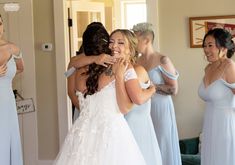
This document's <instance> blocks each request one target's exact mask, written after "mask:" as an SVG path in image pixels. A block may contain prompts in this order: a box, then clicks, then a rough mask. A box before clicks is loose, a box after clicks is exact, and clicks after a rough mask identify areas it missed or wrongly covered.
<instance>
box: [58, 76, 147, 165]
mask: <svg viewBox="0 0 235 165" xmlns="http://www.w3.org/2000/svg"><path fill="white" fill-rule="evenodd" d="M129 73H131V72H129ZM127 75H128V74H127ZM129 75H130V74H129ZM77 94H78V97H79V102H80V109H81V113H80V116H79V118H78V119H77V120H76V121H75V122H74V124H73V126H72V128H71V130H70V131H69V133H68V135H67V137H66V139H65V142H64V144H63V146H62V148H61V151H60V153H59V154H58V156H57V158H56V160H55V162H54V165H145V162H144V158H143V156H142V154H141V152H140V150H139V148H138V146H137V143H136V142H135V140H134V137H133V135H132V133H131V130H130V128H129V127H128V124H127V122H126V120H125V119H124V117H123V114H122V113H121V112H120V111H119V108H118V105H117V101H116V91H115V81H112V82H110V83H109V84H108V85H107V86H105V87H104V88H103V89H101V90H100V91H99V92H97V93H95V94H93V95H88V96H87V97H86V98H84V97H83V95H82V93H80V92H77Z"/></svg>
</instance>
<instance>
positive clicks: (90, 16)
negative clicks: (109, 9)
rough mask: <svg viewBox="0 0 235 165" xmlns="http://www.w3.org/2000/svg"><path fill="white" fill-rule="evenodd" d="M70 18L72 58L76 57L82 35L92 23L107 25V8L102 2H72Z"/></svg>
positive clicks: (69, 11) (70, 3) (69, 9)
mask: <svg viewBox="0 0 235 165" xmlns="http://www.w3.org/2000/svg"><path fill="white" fill-rule="evenodd" d="M68 4H69V8H68V16H69V19H71V20H72V21H71V20H70V21H69V22H70V23H71V22H72V23H71V24H70V25H71V26H70V27H69V37H70V56H75V55H76V51H78V50H79V48H80V46H81V44H82V34H83V32H84V31H85V29H86V27H87V25H88V24H90V23H91V22H102V23H103V24H104V25H105V8H104V3H102V2H85V1H70V2H68Z"/></svg>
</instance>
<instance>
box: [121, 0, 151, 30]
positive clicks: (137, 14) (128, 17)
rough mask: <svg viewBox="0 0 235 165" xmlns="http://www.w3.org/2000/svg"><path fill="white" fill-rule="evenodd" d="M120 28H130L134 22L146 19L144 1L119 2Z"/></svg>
mask: <svg viewBox="0 0 235 165" xmlns="http://www.w3.org/2000/svg"><path fill="white" fill-rule="evenodd" d="M121 18H122V28H126V29H131V28H132V27H133V25H134V24H137V23H140V22H146V21H147V14H146V2H145V1H122V2H121Z"/></svg>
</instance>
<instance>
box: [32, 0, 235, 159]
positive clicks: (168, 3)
mask: <svg viewBox="0 0 235 165" xmlns="http://www.w3.org/2000/svg"><path fill="white" fill-rule="evenodd" d="M115 2H116V1H115ZM158 2H159V6H158V9H159V22H158V23H159V29H158V32H159V46H160V50H161V52H162V53H164V54H166V55H168V56H169V57H170V58H171V59H172V61H173V62H174V64H175V66H176V67H177V69H178V70H179V72H180V77H179V86H180V90H179V94H178V95H177V96H175V97H174V103H175V109H176V117H177V124H178V130H179V135H180V138H185V137H193V136H197V135H198V134H199V132H200V131H201V126H202V117H203V102H202V101H201V100H200V99H199V98H198V95H197V89H198V85H199V84H200V81H201V78H202V75H203V68H204V66H205V64H206V62H205V61H204V59H203V52H202V50H201V49H200V48H199V49H198V48H189V29H188V17H190V16H210V15H211V16H212V15H227V14H230V15H231V14H235V12H234V9H233V6H235V1H234V0H224V1H219V0H198V1H188V0H181V1H173V0H158ZM33 3H34V4H33V10H34V12H33V13H34V31H35V33H34V34H35V49H36V50H35V53H36V55H35V56H36V60H35V61H36V80H37V85H36V88H37V104H38V106H37V111H38V117H37V118H38V146H39V150H38V156H39V159H42V160H47V159H54V158H55V156H56V154H57V152H58V147H59V140H58V136H59V135H58V134H59V133H58V119H57V110H58V108H59V107H57V105H58V104H57V99H56V98H57V95H60V93H57V88H56V85H57V82H56V67H55V65H56V64H55V61H56V59H55V53H54V51H52V52H43V51H41V50H40V45H41V43H43V42H51V43H53V46H54V42H55V41H54V37H55V36H54V24H53V22H54V18H53V0H50V1H49V0H40V1H38V0H34V1H33ZM156 8H157V7H156ZM158 9H157V10H158ZM157 10H156V11H157ZM115 13H116V12H115ZM153 16H154V13H153ZM62 55H63V54H62ZM62 55H61V56H62ZM56 57H58V56H56ZM65 111H66V110H65Z"/></svg>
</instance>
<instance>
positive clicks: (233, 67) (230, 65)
mask: <svg viewBox="0 0 235 165" xmlns="http://www.w3.org/2000/svg"><path fill="white" fill-rule="evenodd" d="M224 63H225V64H224V65H225V71H226V72H229V73H231V72H232V73H235V63H234V61H233V60H232V59H226V60H225V62H224Z"/></svg>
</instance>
